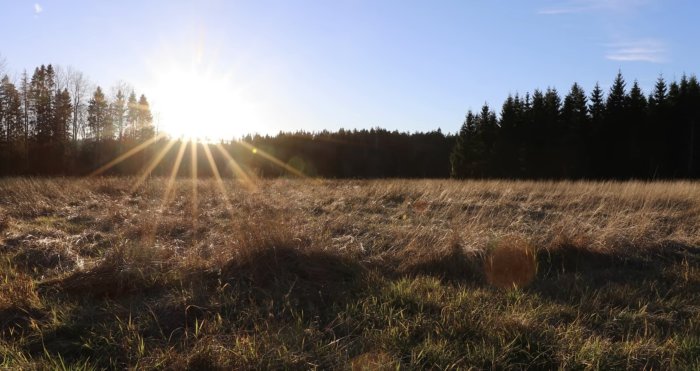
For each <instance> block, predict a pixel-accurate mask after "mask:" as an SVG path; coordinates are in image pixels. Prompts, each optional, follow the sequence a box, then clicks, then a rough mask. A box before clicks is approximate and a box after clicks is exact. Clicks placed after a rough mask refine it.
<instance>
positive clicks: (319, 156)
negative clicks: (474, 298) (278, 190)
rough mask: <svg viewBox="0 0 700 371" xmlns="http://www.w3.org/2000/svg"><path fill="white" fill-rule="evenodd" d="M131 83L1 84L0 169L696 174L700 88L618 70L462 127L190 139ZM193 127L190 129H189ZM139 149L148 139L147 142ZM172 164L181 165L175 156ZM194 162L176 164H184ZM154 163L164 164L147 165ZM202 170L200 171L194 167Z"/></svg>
mask: <svg viewBox="0 0 700 371" xmlns="http://www.w3.org/2000/svg"><path fill="white" fill-rule="evenodd" d="M137 96H138V95H137V94H136V93H135V92H134V90H133V89H131V88H130V87H129V86H128V85H127V84H124V83H120V84H117V86H115V87H113V88H112V89H111V91H110V92H105V91H104V90H103V89H102V88H101V87H99V86H96V87H94V88H92V87H90V84H89V83H88V81H87V79H86V78H85V77H84V75H83V74H82V73H80V72H78V71H75V70H72V69H67V70H66V69H59V68H54V67H53V66H52V65H50V64H49V65H42V66H39V67H37V68H36V69H35V70H34V72H33V74H32V75H31V77H30V76H29V75H28V74H27V73H26V72H24V73H23V74H21V76H20V78H19V79H18V81H17V82H13V81H12V80H11V79H10V78H9V77H8V76H7V75H5V76H3V77H2V79H1V81H0V175H86V174H90V173H92V172H93V171H95V170H96V169H98V168H100V167H101V166H103V165H104V164H106V163H109V162H110V161H112V160H114V159H116V158H123V157H124V155H125V154H130V156H129V157H128V158H127V159H126V160H125V161H122V162H120V163H119V164H117V165H115V166H113V167H111V168H109V169H107V170H106V171H105V173H106V174H113V175H133V174H139V173H142V172H143V171H144V170H147V171H149V172H150V173H151V174H153V175H170V174H171V173H172V168H173V166H174V165H175V164H176V163H177V164H179V167H180V170H179V172H176V174H179V175H181V176H190V175H191V173H192V170H193V169H197V173H198V175H200V176H210V175H214V174H215V171H214V170H212V169H211V167H210V165H209V163H210V162H211V161H213V162H214V163H215V164H216V165H217V168H218V172H219V173H220V174H221V175H223V176H235V172H234V171H233V170H232V169H231V167H230V158H233V159H234V160H235V161H236V164H237V165H238V166H240V167H241V168H242V169H244V171H246V172H248V173H252V174H257V175H259V176H264V177H274V176H284V175H287V174H290V173H297V174H298V173H303V174H306V175H309V176H320V177H329V178H382V177H398V178H424V177H427V178H445V177H450V176H451V177H455V178H518V179H583V178H586V179H630V178H639V179H652V178H653V179H657V178H662V179H667V178H698V177H700V158H698V157H700V155H699V153H700V149H699V148H698V147H700V130H698V121H700V85H699V84H698V81H697V78H696V77H695V76H690V77H686V76H683V77H682V78H681V79H680V81H673V82H670V83H667V82H666V81H665V80H664V79H663V78H661V77H660V78H659V79H658V80H657V82H656V85H655V87H654V89H653V91H652V92H651V93H650V94H649V95H646V94H645V93H644V92H643V91H642V89H641V88H640V87H639V84H638V83H637V82H636V81H635V82H633V83H632V85H631V87H630V88H629V89H628V88H627V83H626V82H625V79H624V78H623V76H622V74H618V75H617V77H616V79H615V81H614V82H613V84H612V86H611V88H610V90H609V91H608V92H607V94H606V93H605V92H603V90H602V88H601V87H600V85H598V84H596V86H595V87H594V88H593V90H592V91H591V93H590V94H586V92H585V91H584V90H583V88H582V87H581V86H580V85H579V84H576V83H575V84H573V86H572V87H571V89H570V90H569V92H568V93H567V94H566V95H565V96H564V97H563V98H562V97H561V96H560V94H559V93H558V91H557V90H556V89H554V88H548V89H547V90H545V91H541V90H535V91H534V92H532V93H526V94H525V95H519V94H515V95H512V96H509V97H508V98H507V99H506V100H505V102H504V103H503V105H502V107H501V110H500V112H499V113H496V112H495V111H494V110H492V109H491V108H490V106H489V105H487V104H485V105H484V106H483V107H482V109H481V110H480V111H478V112H472V111H469V112H468V113H467V115H466V117H465V121H464V123H463V124H462V126H461V128H460V130H459V132H457V133H456V134H450V133H448V134H444V133H443V132H442V131H441V130H439V129H438V130H435V131H431V132H414V133H406V132H399V131H388V130H384V129H381V128H374V129H370V130H366V129H364V130H344V129H340V130H338V131H335V132H329V131H322V132H316V133H309V132H303V131H300V132H296V133H279V134H277V135H272V136H270V135H265V136H263V135H254V136H253V135H248V136H245V137H243V138H241V139H240V140H230V141H221V142H220V143H216V144H213V143H210V144H202V143H200V144H197V145H193V144H191V143H188V142H183V141H182V140H179V141H178V140H176V141H173V140H170V139H168V138H167V137H164V136H160V135H158V136H156V134H157V132H156V128H155V127H154V125H153V115H152V114H151V111H150V108H149V103H148V100H147V99H146V97H145V95H140V96H139V97H138V98H137ZM193 124H194V123H193ZM143 143H146V144H148V145H147V146H146V145H143ZM178 157H179V158H180V160H178ZM183 157H184V158H185V159H191V160H182V158H183ZM154 159H157V160H158V164H156V165H153V166H151V165H150V164H151V163H152V162H153V160H154ZM194 165H196V166H194Z"/></svg>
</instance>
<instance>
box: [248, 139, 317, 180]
mask: <svg viewBox="0 0 700 371" xmlns="http://www.w3.org/2000/svg"><path fill="white" fill-rule="evenodd" d="M238 143H240V144H241V145H242V146H244V147H246V148H248V149H250V150H251V151H253V153H255V154H258V155H260V156H262V157H263V158H264V159H266V160H268V161H270V162H272V163H273V164H275V165H277V166H279V167H281V168H283V169H284V170H287V171H288V172H290V173H292V174H294V175H296V176H298V177H300V178H306V177H307V176H306V175H305V174H304V173H302V172H301V171H299V170H297V169H295V168H293V167H291V166H289V165H287V164H285V163H284V162H282V161H280V160H278V159H277V158H276V157H275V156H272V155H271V154H269V153H267V152H265V151H263V150H261V149H260V148H257V147H254V146H252V145H251V144H249V143H246V142H244V141H240V142H238Z"/></svg>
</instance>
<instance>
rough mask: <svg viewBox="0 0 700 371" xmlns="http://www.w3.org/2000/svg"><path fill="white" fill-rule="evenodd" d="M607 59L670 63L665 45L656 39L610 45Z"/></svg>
mask: <svg viewBox="0 0 700 371" xmlns="http://www.w3.org/2000/svg"><path fill="white" fill-rule="evenodd" d="M607 47H608V52H607V54H606V55H605V58H606V59H609V60H611V61H620V62H650V63H664V62H666V61H668V52H667V50H666V46H665V44H664V43H663V42H662V41H660V40H656V39H642V40H634V41H628V42H622V43H615V44H608V45H607Z"/></svg>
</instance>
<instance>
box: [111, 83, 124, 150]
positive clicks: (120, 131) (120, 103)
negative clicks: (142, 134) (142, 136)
mask: <svg viewBox="0 0 700 371" xmlns="http://www.w3.org/2000/svg"><path fill="white" fill-rule="evenodd" d="M110 108H111V113H112V122H113V123H114V128H115V130H116V131H117V139H118V140H119V141H120V142H121V141H122V140H123V139H124V134H125V130H126V120H127V118H126V111H127V107H126V99H125V97H124V93H122V91H121V90H117V94H116V96H115V97H114V102H112V104H111V107H110Z"/></svg>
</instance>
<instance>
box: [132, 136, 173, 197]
mask: <svg viewBox="0 0 700 371" xmlns="http://www.w3.org/2000/svg"><path fill="white" fill-rule="evenodd" d="M175 143H176V141H175V140H172V139H171V140H170V141H168V144H166V145H165V147H163V149H161V150H160V152H158V154H157V155H156V156H155V157H154V158H153V159H152V160H151V163H150V164H148V166H147V167H146V168H145V169H144V171H143V173H142V174H141V175H140V176H139V178H138V179H137V180H136V182H135V183H134V185H133V186H132V187H131V192H133V191H135V190H136V189H137V188H138V187H139V186H140V185H141V184H142V183H143V182H144V180H146V178H147V177H148V175H149V174H150V173H151V172H152V171H153V169H155V168H156V166H158V164H159V163H160V162H161V161H162V160H163V157H165V155H166V154H168V151H170V149H171V148H173V146H174V145H175Z"/></svg>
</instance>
